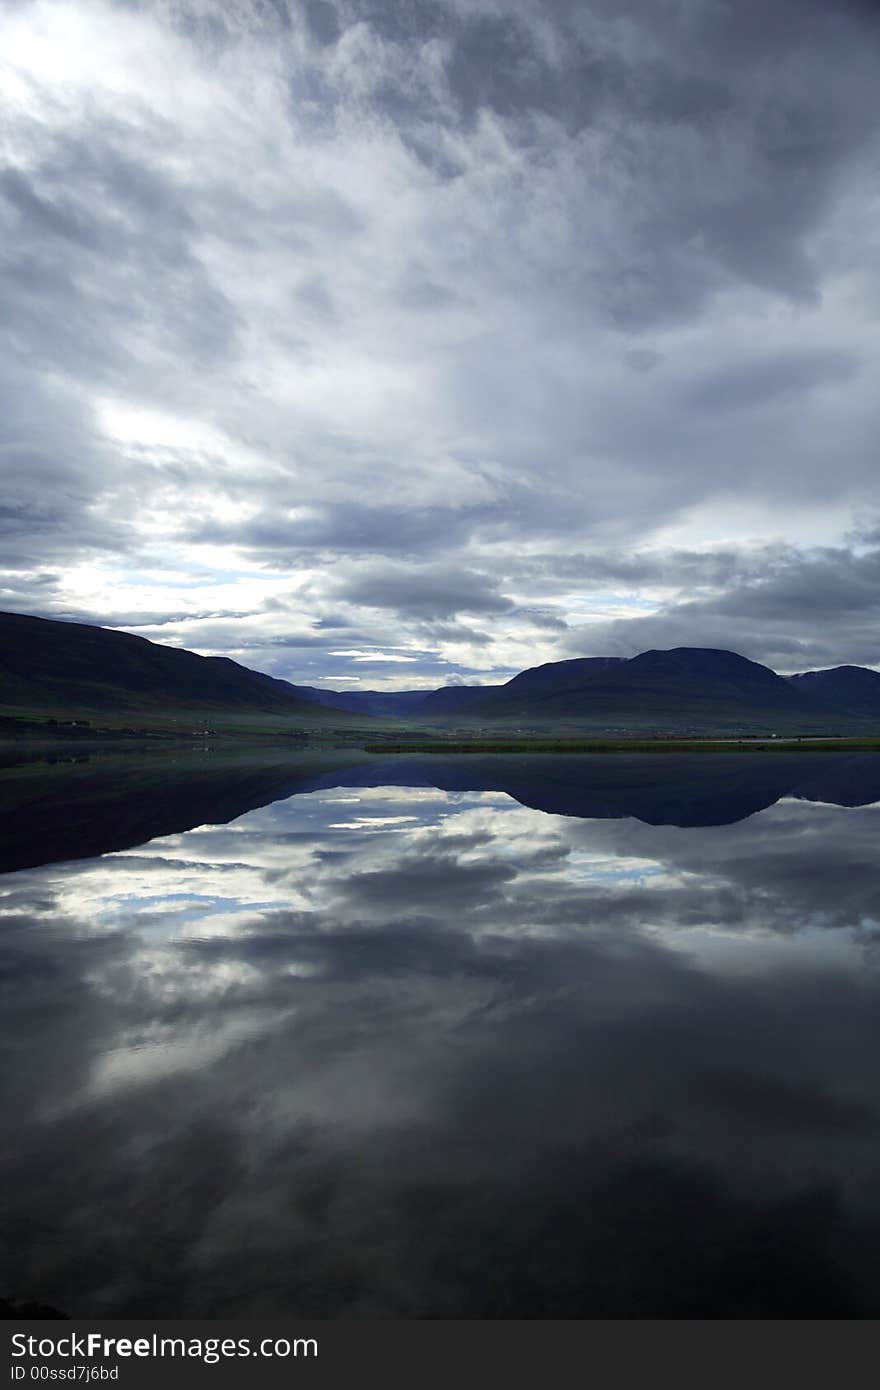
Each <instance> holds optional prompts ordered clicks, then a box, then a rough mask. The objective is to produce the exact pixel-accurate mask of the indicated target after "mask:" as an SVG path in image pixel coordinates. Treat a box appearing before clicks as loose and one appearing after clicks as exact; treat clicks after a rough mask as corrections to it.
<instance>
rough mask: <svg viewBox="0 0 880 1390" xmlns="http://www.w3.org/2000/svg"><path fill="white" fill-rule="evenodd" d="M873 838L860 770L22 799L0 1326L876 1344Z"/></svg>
mask: <svg viewBox="0 0 880 1390" xmlns="http://www.w3.org/2000/svg"><path fill="white" fill-rule="evenodd" d="M878 802H880V759H878V758H876V757H874V756H872V755H848V756H843V755H841V756H839V757H838V756H837V755H830V754H814V755H794V754H790V755H789V754H776V755H774V756H771V757H767V758H760V757H756V756H754V755H738V754H730V755H715V756H712V755H704V756H702V757H700V756H696V757H691V758H682V757H677V756H669V755H667V756H658V757H656V758H650V757H649V758H646V757H644V756H639V757H633V758H625V757H619V758H618V757H612V756H606V757H601V756H598V757H597V756H593V757H590V756H581V757H576V758H567V757H559V756H556V757H547V758H531V759H530V758H523V757H515V756H495V757H492V756H489V757H482V758H473V757H466V758H450V759H446V760H444V759H441V758H420V759H418V758H415V759H414V758H410V759H406V760H403V759H396V760H395V759H391V760H386V761H384V762H383V761H380V760H377V759H367V758H364V757H363V755H355V754H352V753H345V754H339V755H321V756H318V755H314V756H312V757H310V758H304V759H300V760H286V761H279V760H278V759H277V757H275V758H272V759H269V758H265V759H263V760H262V761H260V760H252V759H245V758H240V759H236V760H231V761H230V760H223V759H220V758H213V759H212V758H205V757H202V756H201V755H195V754H193V755H191V756H187V757H180V758H178V759H177V760H176V761H175V762H172V763H166V762H160V761H158V760H157V759H155V758H152V759H150V758H140V759H124V758H122V757H119V758H110V759H106V760H101V759H97V760H94V759H93V760H91V761H85V762H82V763H76V764H70V765H62V766H58V767H55V768H53V769H47V768H45V767H42V766H40V765H37V764H34V765H31V766H29V767H18V768H15V767H13V768H7V769H5V770H4V772H3V773H2V777H0V831H2V835H0V844H2V847H3V848H2V853H3V856H4V857H3V860H2V866H3V868H4V869H6V870H7V872H6V873H5V874H4V875H3V877H2V878H0V983H2V991H3V1007H2V1011H0V1043H2V1048H3V1070H2V1075H3V1104H2V1111H0V1114H2V1120H0V1124H2V1129H3V1134H2V1148H0V1178H2V1183H0V1209H2V1226H3V1231H4V1239H3V1242H2V1250H0V1296H6V1297H13V1298H19V1299H25V1298H27V1299H31V1300H38V1301H41V1302H46V1303H49V1304H51V1305H52V1306H54V1307H57V1308H60V1309H62V1310H64V1311H66V1312H68V1313H71V1314H72V1315H74V1316H111V1317H112V1316H120V1317H121V1316H144V1317H159V1316H170V1317H174V1316H190V1315H191V1316H227V1315H228V1316H242V1317H247V1316H276V1315H279V1316H283V1315H312V1316H326V1317H349V1316H381V1317H426V1316H427V1317H456V1316H465V1317H582V1316H586V1317H596V1316H611V1317H640V1316H656V1317H682V1316H697V1317H702V1316H717V1317H742V1316H752V1315H758V1316H821V1317H861V1316H877V1315H878V1312H880V1289H878V1283H877V1279H876V1264H877V1251H878V1238H880V1179H878V1173H880V1163H878V1160H880V1074H878V1066H877V1060H876V1059H877V1056H878V1042H880V1036H878V1035H880V1009H878V1005H880V976H878V972H877V960H878V956H877V942H878V940H880V935H878V931H880V928H878V920H880V884H878V874H877V856H876V843H877V831H878V828H880V804H878ZM212 822H221V823H212ZM224 822H225V823H224Z"/></svg>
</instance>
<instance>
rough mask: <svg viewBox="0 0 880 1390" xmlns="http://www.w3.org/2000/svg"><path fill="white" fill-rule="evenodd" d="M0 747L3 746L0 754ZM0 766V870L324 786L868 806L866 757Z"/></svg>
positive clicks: (545, 797) (265, 756) (737, 812)
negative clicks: (787, 799) (809, 802)
mask: <svg viewBox="0 0 880 1390" xmlns="http://www.w3.org/2000/svg"><path fill="white" fill-rule="evenodd" d="M8 756H9V755H8ZM14 756H15V755H14V754H12V755H11V757H10V762H9V765H7V766H5V767H3V768H2V769H0V873H8V872H13V871H15V870H17V869H22V868H34V867H38V866H39V865H41V864H49V863H56V862H60V861H63V860H66V859H80V858H89V857H92V856H94V855H99V854H105V853H108V852H112V851H116V850H122V849H130V848H133V847H135V846H136V845H139V844H144V843H146V842H147V841H149V840H151V839H154V838H156V837H158V836H163V835H168V834H173V833H177V832H181V831H186V830H190V829H193V828H195V827H197V826H200V825H203V824H221V823H227V822H229V821H232V820H235V819H237V817H239V816H241V815H244V814H246V813H247V812H248V811H251V810H253V809H255V808H258V807H261V806H265V805H267V804H270V803H272V802H274V801H279V800H283V799H285V798H287V797H290V796H297V795H304V794H308V793H310V792H314V791H319V790H328V791H329V790H333V789H334V788H346V787H348V788H370V787H382V786H394V787H400V788H434V789H437V790H441V791H447V792H473V791H486V792H502V793H504V794H505V795H507V796H508V797H510V798H512V799H513V800H514V801H516V802H519V803H520V804H521V805H524V806H528V807H530V808H532V809H534V810H539V811H545V812H549V813H551V814H556V815H564V816H572V817H576V818H578V819H590V820H597V819H598V820H607V819H623V818H630V817H631V818H634V819H636V820H640V821H643V822H645V823H646V824H649V825H678V826H692V827H699V826H712V825H732V824H735V823H737V822H738V821H741V820H744V819H746V818H748V817H749V816H752V815H755V814H756V813H757V812H759V811H762V810H765V809H767V808H768V807H770V806H772V805H774V804H775V803H776V802H777V801H779V800H781V799H784V798H786V797H793V798H795V799H797V800H806V801H820V802H827V803H829V804H833V805H839V806H867V805H871V804H873V803H875V802H878V801H880V754H876V753H839V754H837V753H827V752H823V753H812V754H811V753H809V752H786V753H781V754H774V755H770V756H767V755H763V754H759V753H739V752H736V753H733V752H731V753H724V754H712V755H707V754H700V753H696V754H674V753H673V754H670V753H661V754H656V755H652V754H645V753H638V754H626V753H620V754H611V755H609V754H590V753H584V754H574V755H561V754H488V755H481V754H466V755H450V756H445V757H444V756H442V755H432V754H427V755H397V756H394V755H392V756H376V755H370V754H366V753H363V752H361V751H359V750H356V749H355V750H347V751H346V750H330V751H325V752H312V753H300V754H298V755H297V754H295V753H294V754H291V753H287V752H284V751H281V752H280V753H279V751H278V750H277V749H274V750H270V751H268V752H267V751H265V750H263V751H262V753H261V752H260V751H259V750H257V751H256V752H251V753H244V754H238V755H235V754H228V753H217V754H215V753H214V752H213V751H211V752H208V751H206V750H202V751H198V750H189V751H181V752H179V753H177V754H171V755H168V754H165V755H162V754H156V753H152V754H143V753H142V754H141V755H140V756H137V755H135V756H132V755H130V754H129V755H125V754H119V753H114V754H109V755H108V754H99V755H93V756H92V755H88V754H79V755H77V756H67V757H65V758H61V759H59V760H58V761H57V763H55V764H54V765H50V764H48V763H47V762H45V761H40V760H38V759H32V760H31V761H29V762H25V761H21V762H19V763H16V762H15V761H14Z"/></svg>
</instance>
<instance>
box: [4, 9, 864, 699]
mask: <svg viewBox="0 0 880 1390" xmlns="http://www.w3.org/2000/svg"><path fill="white" fill-rule="evenodd" d="M878 77H880V9H878V8H877V7H876V5H874V4H873V3H869V2H868V0H797V3H795V0H774V4H772V5H767V4H766V0H760V3H759V0H735V3H734V0H730V3H724V0H541V3H538V0H503V3H502V2H501V0H496V2H495V3H492V0H222V3H215V0H142V2H141V0H117V3H110V0H26V2H25V3H21V0H6V3H5V4H4V5H3V6H2V9H0V101H2V105H3V110H4V120H3V125H2V129H0V329H2V333H3V335H4V338H5V351H4V352H3V354H2V362H0V608H2V609H5V610H10V611H16V612H23V613H33V614H37V615H40V616H44V617H56V618H66V619H70V620H74V621H85V622H91V623H99V624H102V625H105V626H110V627H116V628H119V629H121V630H125V631H128V632H135V633H139V634H141V635H142V636H145V637H148V638H150V639H151V640H154V641H160V642H164V643H169V644H172V645H178V646H185V647H188V648H190V649H192V650H195V651H198V652H203V653H208V654H218V655H227V656H231V657H233V658H235V659H236V660H239V661H242V662H243V663H245V664H246V665H249V666H252V667H254V668H256V669H259V670H263V671H268V672H270V673H271V674H273V675H277V676H281V677H284V678H286V679H288V680H293V681H297V682H302V683H307V684H317V685H324V686H326V687H329V688H338V689H356V688H358V687H360V688H365V689H370V688H378V689H382V688H393V687H402V688H418V687H427V688H430V687H434V686H438V685H444V684H448V683H450V682H452V683H457V682H461V681H466V682H492V681H498V680H504V679H506V678H507V677H508V676H509V675H511V674H513V673H514V672H515V671H517V670H520V669H523V668H524V667H528V666H533V665H536V664H538V663H539V662H542V661H552V660H562V659H565V658H567V657H574V656H591V655H615V656H631V655H634V654H635V653H637V652H639V651H642V650H645V649H646V648H649V647H671V646H678V645H687V646H715V647H727V648H731V649H733V650H736V651H739V652H742V653H743V654H744V655H746V656H748V657H751V658H752V659H754V660H758V661H762V662H765V663H767V664H768V665H771V666H773V667H774V669H777V670H780V671H798V670H805V669H809V668H812V667H820V666H830V665H836V664H840V663H843V662H855V663H858V664H862V665H880V643H878V636H877V634H878V617H880V489H878V484H877V481H876V464H875V452H876V417H877V400H878V398H880V381H878V375H880V370H878V369H880V335H878V332H877V327H878V319H880V217H878V213H880V182H878V178H877V170H878V159H880V82H878Z"/></svg>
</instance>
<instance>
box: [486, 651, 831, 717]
mask: <svg viewBox="0 0 880 1390" xmlns="http://www.w3.org/2000/svg"><path fill="white" fill-rule="evenodd" d="M571 667H575V670H573V671H572V670H571V669H570V668H571ZM542 673H543V674H542ZM524 675H525V676H527V677H529V678H530V679H528V680H526V681H523V679H522V677H517V678H514V680H513V681H510V682H508V684H507V685H505V686H503V687H501V688H500V689H498V690H495V691H492V692H490V693H488V694H486V695H485V696H484V698H483V699H482V700H480V701H479V702H475V704H474V705H473V708H472V711H471V713H472V714H473V716H474V717H475V718H480V717H487V718H504V717H506V718H517V719H522V720H526V721H531V720H538V721H556V722H559V721H570V720H578V719H581V720H584V719H586V720H593V721H606V722H607V723H609V724H611V725H612V726H617V727H620V728H623V729H630V728H634V727H641V728H658V729H669V728H676V727H679V728H680V727H690V728H693V729H695V730H708V729H716V730H721V729H725V728H730V729H735V728H747V727H757V726H759V727H763V728H771V729H776V728H786V729H801V728H803V730H806V729H808V728H813V727H816V728H818V727H820V726H822V725H823V724H824V725H825V726H826V727H827V726H828V725H829V723H830V722H833V721H832V720H831V717H830V715H829V711H828V710H827V709H826V708H824V707H822V706H820V705H818V704H817V703H816V702H814V701H813V700H812V699H810V697H809V696H808V695H805V694H802V693H801V691H800V690H798V689H796V688H795V687H794V686H793V685H792V684H791V683H790V682H788V681H785V680H783V678H782V677H781V676H777V675H776V673H775V672H773V671H771V670H770V669H769V668H768V667H766V666H761V665H759V664H758V663H757V662H755V661H749V660H747V659H746V658H745V657H743V656H738V655H737V654H736V653H735V652H728V651H723V650H716V649H715V648H711V647H706V648H704V647H676V648H674V649H673V650H672V651H648V652H642V653H641V654H640V655H639V656H634V657H632V658H631V659H630V660H628V661H612V660H611V659H609V658H605V659H604V660H601V661H600V662H597V663H596V664H595V665H587V664H584V663H580V662H571V663H570V662H557V663H553V664H552V665H551V666H549V667H539V668H537V671H536V672H534V673H533V672H525V673H524ZM538 675H540V679H539V680H533V679H532V678H533V677H534V676H538Z"/></svg>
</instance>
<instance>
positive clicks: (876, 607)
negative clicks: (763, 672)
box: [565, 547, 880, 671]
mask: <svg viewBox="0 0 880 1390" xmlns="http://www.w3.org/2000/svg"><path fill="white" fill-rule="evenodd" d="M669 558H670V565H669V569H667V570H665V571H664V566H663V562H662V560H660V559H658V560H657V561H655V563H656V564H657V568H656V570H655V576H656V578H657V579H660V576H661V575H664V573H665V578H666V579H667V581H668V580H669V579H670V578H673V579H674V582H675V583H677V584H680V585H683V586H684V585H686V584H687V583H688V582H689V579H688V569H689V566H687V567H686V568H685V572H684V574H682V572H681V570H680V569H679V568H678V564H679V563H680V561H677V559H676V557H669ZM701 558H702V560H703V562H704V565H703V568H704V572H705V574H706V577H708V578H709V580H710V583H712V584H713V585H715V586H719V587H718V589H717V591H716V592H715V593H714V594H712V595H710V596H706V597H701V598H699V599H697V600H684V601H679V602H672V603H670V604H668V605H667V606H665V607H662V608H660V610H659V611H658V612H657V613H655V614H651V615H650V616H646V617H633V618H629V619H625V620H622V621H621V620H619V621H616V622H613V623H606V624H596V625H595V626H593V627H588V628H580V629H576V630H575V631H574V632H571V633H569V634H568V635H567V637H566V639H565V643H566V647H567V648H568V650H569V651H570V652H571V654H572V655H574V654H576V653H578V654H579V653H580V651H581V650H582V649H583V648H584V646H585V645H589V646H590V647H591V649H594V648H595V644H596V643H598V644H599V646H602V647H603V650H604V649H605V648H607V649H608V652H609V654H611V655H634V654H635V652H636V650H644V649H645V648H647V647H674V646H709V647H729V648H732V649H734V650H736V651H739V652H742V653H743V655H745V656H749V657H751V658H752V659H753V660H757V661H762V662H765V663H766V664H767V665H770V666H771V667H773V668H774V669H777V670H782V671H794V670H803V669H805V668H807V667H811V666H832V665H840V664H845V663H847V662H849V663H854V664H857V665H859V664H861V665H875V664H877V663H880V645H878V639H877V622H878V619H880V587H878V586H880V551H877V550H866V551H861V552H857V551H852V550H848V549H845V548H842V547H836V548H830V547H829V548H822V549H819V548H817V549H815V550H811V551H805V552H804V551H795V550H791V549H782V550H780V551H779V552H778V553H776V554H775V555H774V554H773V552H772V551H769V552H767V553H765V554H763V555H761V556H758V557H754V556H753V557H751V559H749V558H746V559H745V562H744V563H743V565H742V567H741V568H740V567H738V566H737V565H736V564H735V563H733V557H720V559H719V557H711V556H705V557H701ZM714 564H720V572H719V571H718V570H716V569H714ZM728 564H729V566H730V567H729V569H728ZM625 568H626V567H625V566H624V567H623V573H624V574H625ZM762 571H763V572H762ZM649 582H650V581H649ZM660 582H662V580H661V581H660ZM690 582H693V577H691V580H690Z"/></svg>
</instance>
